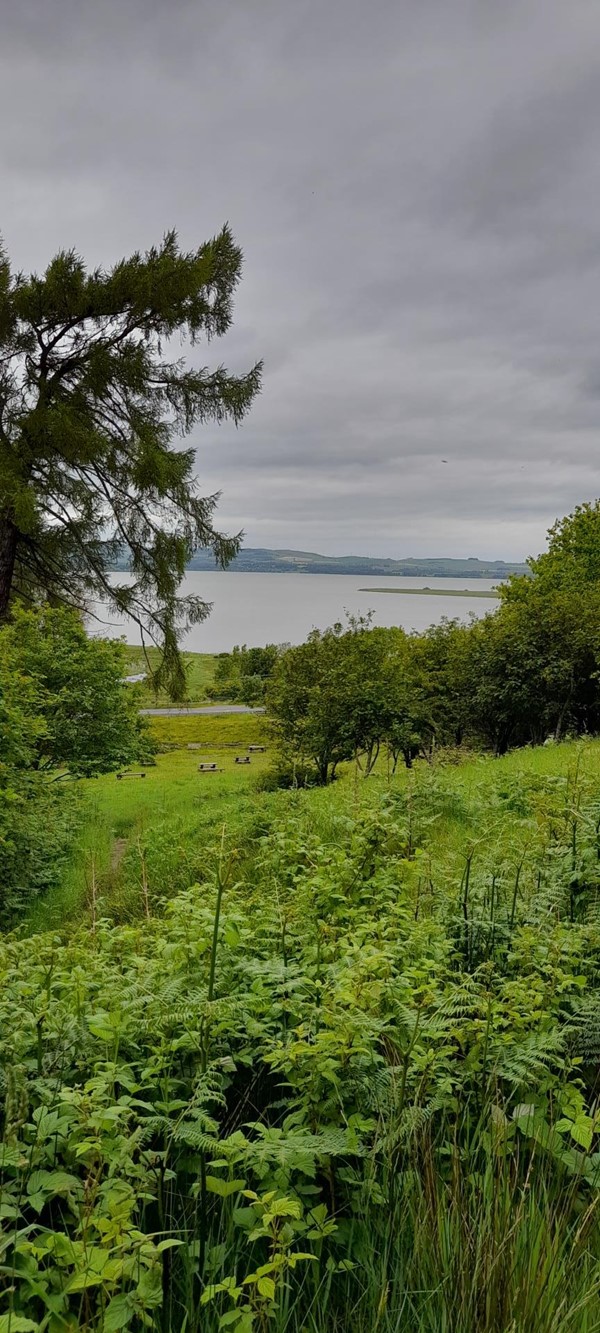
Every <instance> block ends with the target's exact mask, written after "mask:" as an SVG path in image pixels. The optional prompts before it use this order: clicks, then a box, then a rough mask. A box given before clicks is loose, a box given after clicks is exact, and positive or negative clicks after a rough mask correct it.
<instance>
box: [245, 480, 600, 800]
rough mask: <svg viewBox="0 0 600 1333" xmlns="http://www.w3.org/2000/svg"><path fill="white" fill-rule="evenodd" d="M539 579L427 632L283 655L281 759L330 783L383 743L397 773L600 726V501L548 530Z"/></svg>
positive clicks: (278, 675)
mask: <svg viewBox="0 0 600 1333" xmlns="http://www.w3.org/2000/svg"><path fill="white" fill-rule="evenodd" d="M530 564H531V571H532V577H530V576H523V577H516V576H515V577H513V578H512V579H511V580H510V582H509V583H508V584H507V585H506V586H505V587H504V588H503V589H502V590H501V600H500V606H499V609H498V610H497V611H496V612H494V613H493V614H491V615H487V616H485V617H483V619H481V620H477V621H474V620H472V621H471V623H470V624H467V625H465V624H460V623H459V622H458V621H449V620H444V621H442V623H441V624H439V625H434V626H432V627H431V628H430V629H429V630H427V631H426V632H425V633H424V634H413V635H406V634H404V633H403V631H402V630H382V629H370V628H369V624H368V621H357V622H356V623H352V622H350V626H349V628H348V629H347V630H346V631H345V632H344V630H343V627H342V626H341V625H338V626H334V627H333V628H332V629H331V630H327V631H326V632H325V633H324V634H319V633H317V632H315V633H314V634H312V635H311V636H309V640H308V642H307V643H306V644H303V645H301V646H300V647H299V648H292V649H290V650H288V652H286V653H285V654H284V655H283V656H282V657H281V659H280V661H279V662H278V663H277V666H276V668H275V671H274V675H273V680H272V684H271V686H270V688H269V689H268V691H267V700H268V707H269V711H270V713H271V715H272V718H273V720H274V724H275V730H276V734H277V736H278V738H279V742H280V746H281V748H282V751H283V753H284V754H285V755H286V756H287V758H288V759H289V757H290V756H294V757H295V758H296V759H297V760H299V761H300V762H305V761H307V760H308V761H310V762H312V763H313V764H314V765H315V768H316V771H317V774H318V777H319V781H320V782H327V781H328V780H329V779H330V778H331V777H332V776H333V775H334V774H335V771H336V768H337V766H338V765H339V763H340V762H342V761H343V760H349V759H352V758H356V759H357V761H358V763H359V764H360V765H361V766H362V767H363V770H364V772H365V774H366V775H367V776H368V774H369V773H370V772H371V771H372V768H373V765H374V763H375V762H376V760H377V756H378V754H379V752H380V750H381V748H382V747H383V748H385V750H386V751H387V755H388V758H389V761H390V763H391V764H392V766H393V767H395V765H396V763H397V760H398V758H399V756H402V757H403V758H404V760H405V762H406V763H407V764H408V765H409V764H411V763H412V762H413V759H414V758H415V757H416V756H417V755H419V754H420V755H422V756H424V757H426V758H429V759H431V757H432V755H433V752H434V749H435V748H436V747H439V746H443V747H449V746H450V747H460V746H463V745H465V744H468V745H471V746H474V747H484V748H486V749H491V750H492V751H493V752H494V754H496V755H500V754H504V753H505V752H506V751H507V750H508V749H509V748H511V747H513V746H519V745H528V744H533V745H539V744H541V743H542V742H544V741H545V740H546V739H552V740H560V739H561V737H562V736H564V735H565V734H568V733H575V734H577V735H581V734H585V733H592V734H595V733H597V732H598V730H600V688H599V682H600V634H599V630H598V627H599V625H600V502H598V503H597V504H595V505H583V506H581V507H580V508H579V509H577V510H576V511H575V513H574V514H573V515H571V516H570V517H568V518H565V519H563V520H562V522H561V523H558V524H557V525H556V526H555V527H554V528H553V529H551V531H550V533H549V549H548V551H547V553H546V554H544V555H542V556H540V557H539V558H538V559H537V560H532V561H531V562H530Z"/></svg>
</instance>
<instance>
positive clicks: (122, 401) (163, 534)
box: [0, 226, 261, 695]
mask: <svg viewBox="0 0 600 1333" xmlns="http://www.w3.org/2000/svg"><path fill="white" fill-rule="evenodd" d="M241 264H242V255H241V251H240V249H239V248H238V246H237V245H236V244H235V243H234V240H233V237H232V234H231V232H230V230H229V228H228V227H227V226H226V227H224V228H223V230H222V231H221V232H220V233H219V235H217V236H216V237H214V239H212V240H210V241H208V242H207V243H205V244H203V245H201V246H200V247H199V248H198V249H197V250H193V251H191V252H189V253H185V252H183V251H182V250H180V248H179V245H178V241H177V237H176V234H175V232H169V233H168V234H167V235H166V236H165V238H164V240H163V241H162V243H161V244H160V245H159V246H157V247H153V248H152V249H150V250H149V251H148V252H147V253H146V254H143V255H142V254H140V253H135V254H133V255H132V256H131V257H130V258H128V259H122V260H121V261H119V262H118V263H117V264H115V265H114V266H113V267H112V268H111V269H109V270H107V271H105V270H103V269H95V270H93V271H91V272H89V271H88V270H87V269H86V266H85V264H84V262H83V260H82V259H81V258H80V257H79V256H78V255H77V254H75V253H74V252H73V251H64V252H61V253H59V254H58V255H57V256H56V257H55V258H54V259H53V260H52V262H51V263H50V264H49V266H48V268H47V269H46V271H45V273H44V274H43V275H42V276H41V277H40V276H37V275H35V274H34V275H32V276H30V277H25V276H24V275H23V274H16V275H13V274H12V273H11V270H10V265H9V261H8V258H7V256H6V255H5V254H4V253H2V254H1V255H0V619H2V618H5V617H6V616H7V614H8V612H9V608H10V607H11V605H13V604H14V603H15V601H17V600H20V601H21V602H24V603H26V604H32V603H35V602H38V601H40V600H44V599H45V600H48V601H50V602H51V603H53V604H55V605H56V604H69V605H75V606H78V607H79V608H82V607H85V606H87V605H88V604H89V603H90V602H93V601H95V600H100V601H103V602H108V604H109V605H110V606H111V607H112V608H113V609H114V610H116V611H118V612H121V613H124V614H127V615H129V616H132V617H133V618H134V619H135V620H136V621H137V623H138V624H139V625H140V627H141V629H142V631H143V633H145V634H147V635H148V637H149V638H150V639H151V640H152V641H153V642H155V643H158V644H160V646H161V647H162V648H163V651H164V656H163V660H162V667H161V669H160V673H159V680H158V683H163V684H168V685H169V687H170V688H171V690H172V692H173V693H174V694H175V695H176V694H178V693H181V691H182V689H183V685H184V679H183V671H182V667H181V663H180V660H179V654H178V649H177V645H178V635H179V632H180V630H181V628H182V627H183V626H184V625H186V624H190V623H194V622H198V621H199V620H201V619H203V617H204V616H205V615H206V614H207V613H208V610H209V609H210V608H209V607H208V606H207V604H206V603H205V602H203V601H202V599H200V598H197V597H189V596H186V597H180V596H179V595H178V590H179V585H180V583H181V580H182V577H183V574H184V570H185V565H186V562H187V560H188V559H189V558H190V556H191V555H192V553H193V551H194V550H195V549H196V548H198V547H205V548H206V547H208V548H211V549H212V551H213V553H214V555H215V559H216V561H217V562H218V563H220V564H222V565H224V564H226V563H227V562H228V561H229V560H230V559H231V558H232V556H233V555H234V554H235V553H236V551H237V549H238V547H239V535H237V536H236V535H234V536H232V537H226V536H224V535H223V534H221V533H220V532H218V530H217V529H216V527H215V525H214V513H215V507H216V503H217V500H218V495H211V496H208V497H206V496H202V495H201V494H200V493H199V489H198V483H197V480H196V477H195V474H194V461H195V450H194V449H193V448H183V447H182V446H181V443H180V441H181V438H182V437H184V436H186V435H189V433H190V432H191V431H192V429H193V428H194V426H196V425H197V424H198V423H202V422H205V421H208V420H213V421H223V420H225V419H231V420H233V421H234V422H236V423H238V422H239V421H241V419H242V418H243V416H244V414H245V413H246V412H247V410H248V408H249V407H250V404H251V403H252V400H253V398H254V397H255V395H256V393H257V392H258V390H259V387H260V373H261V366H260V364H257V365H255V366H254V367H252V368H251V369H250V370H249V371H248V372H247V373H246V374H242V375H232V374H229V373H228V372H227V370H225V369H224V368H223V366H218V367H217V368H216V369H213V370H210V369H208V368H207V367H205V366H200V367H199V368H197V367H193V366H188V365H187V364H186V363H185V361H184V360H183V359H181V358H179V359H177V358H176V357H175V356H174V355H173V341H172V340H174V338H175V337H177V338H178V339H182V338H187V339H188V340H189V343H190V344H191V346H193V345H194V344H196V343H197V342H198V341H199V340H200V339H201V338H202V337H204V338H206V339H207V340H210V339H212V338H214V337H219V336H221V335H222V334H224V333H225V332H226V331H227V329H228V328H229V326H230V324H231V320H232V300H233V294H234V290H235V287H236V285H237V283H238V281H239V278H240V274H241ZM123 548H126V549H127V551H128V552H129V559H130V569H131V580H130V581H127V580H122V581H120V582H119V583H115V582H113V581H111V579H110V578H109V571H110V569H111V567H112V565H113V564H114V560H115V556H116V555H117V553H119V552H122V550H123Z"/></svg>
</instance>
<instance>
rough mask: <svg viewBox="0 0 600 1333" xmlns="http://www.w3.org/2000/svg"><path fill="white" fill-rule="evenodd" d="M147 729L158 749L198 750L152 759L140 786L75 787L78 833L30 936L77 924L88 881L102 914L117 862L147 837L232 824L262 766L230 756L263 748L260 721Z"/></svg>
mask: <svg viewBox="0 0 600 1333" xmlns="http://www.w3.org/2000/svg"><path fill="white" fill-rule="evenodd" d="M149 722H150V726H151V729H152V731H153V732H154V734H155V735H156V737H157V739H158V740H159V741H160V742H167V743H168V742H170V743H174V744H176V745H178V746H180V747H185V746H187V745H188V744H194V745H196V744H201V745H202V749H201V750H196V749H194V750H187V749H186V748H179V749H175V750H172V751H170V752H169V753H165V754H159V755H158V756H157V762H156V767H148V768H146V769H145V770H144V771H145V775H146V776H145V777H144V778H130V779H124V780H122V781H117V779H116V777H115V775H114V774H109V775H107V776H106V777H103V778H96V779H92V780H89V781H84V782H81V783H79V784H78V786H79V789H80V792H81V795H82V798H83V801H84V803H85V804H84V810H85V816H84V827H83V832H82V834H81V837H80V839H79V843H78V846H77V849H76V852H75V855H74V857H73V860H72V862H71V865H70V867H69V869H68V871H67V873H66V875H65V877H64V879H63V883H62V886H61V889H60V891H59V892H57V893H54V894H51V895H49V896H48V897H47V898H45V899H42V900H39V901H38V902H37V903H35V904H34V906H33V907H32V910H31V913H30V916H29V919H28V926H29V928H30V929H32V930H45V929H47V928H48V927H54V926H58V925H59V924H60V923H61V922H64V921H69V920H77V919H78V918H79V916H80V914H81V911H82V908H85V905H86V904H89V900H90V897H91V895H92V883H93V880H94V879H95V881H96V887H97V891H98V893H99V895H100V897H101V899H102V902H103V904H104V905H105V907H106V909H107V910H108V911H109V913H110V912H111V911H112V906H113V905H114V903H113V900H114V898H115V895H117V894H118V889H119V880H120V878H121V867H122V862H123V859H124V857H125V856H126V854H127V852H128V851H130V850H131V848H134V847H135V846H136V845H137V843H138V840H139V839H140V837H143V836H144V834H145V832H146V831H147V830H149V829H152V828H157V827H160V826H165V827H166V828H169V829H171V830H172V831H173V836H176V835H175V829H176V827H177V828H178V829H179V827H180V825H181V822H182V821H186V820H187V821H188V826H189V830H190V837H192V836H196V834H197V832H198V826H199V825H202V826H203V827H206V828H207V829H211V828H212V826H213V825H216V824H220V823H222V822H223V821H229V820H230V819H233V818H234V816H235V813H236V809H237V808H238V806H239V803H240V798H243V797H247V795H248V793H249V792H250V791H251V790H252V786H253V781H254V778H255V776H256V774H257V772H259V771H260V770H261V769H264V768H265V767H266V765H267V764H268V761H269V755H268V753H265V754H262V755H260V754H259V755H255V756H253V757H252V760H251V764H250V765H248V766H246V765H237V764H236V763H235V756H236V754H238V753H239V754H245V753H246V750H247V746H248V745H251V744H260V743H261V742H262V741H263V739H264V737H263V731H262V730H261V722H262V719H261V718H260V717H253V716H245V715H241V716H237V717H216V718H211V717H189V718H185V717H184V718H152V719H149ZM262 725H263V727H264V722H262ZM211 761H215V762H217V763H218V765H219V769H220V770H221V771H220V772H217V773H207V774H201V773H199V772H198V764H199V763H200V762H211ZM177 836H179V834H178V835H177Z"/></svg>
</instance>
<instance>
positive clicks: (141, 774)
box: [117, 773, 146, 782]
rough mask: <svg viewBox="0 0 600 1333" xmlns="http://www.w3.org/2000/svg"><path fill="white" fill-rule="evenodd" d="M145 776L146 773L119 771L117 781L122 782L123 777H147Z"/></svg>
mask: <svg viewBox="0 0 600 1333" xmlns="http://www.w3.org/2000/svg"><path fill="white" fill-rule="evenodd" d="M145 776H146V774H145V773H117V782H121V780H122V779H123V778H145Z"/></svg>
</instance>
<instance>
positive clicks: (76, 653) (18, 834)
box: [0, 607, 153, 925]
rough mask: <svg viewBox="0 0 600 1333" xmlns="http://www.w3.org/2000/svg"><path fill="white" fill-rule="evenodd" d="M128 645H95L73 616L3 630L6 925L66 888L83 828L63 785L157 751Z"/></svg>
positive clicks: (24, 614)
mask: <svg viewBox="0 0 600 1333" xmlns="http://www.w3.org/2000/svg"><path fill="white" fill-rule="evenodd" d="M125 658H126V649H125V647H124V645H123V644H120V643H109V642H106V641H104V640H101V639H89V638H88V637H87V635H86V633H85V630H84V628H83V626H82V624H81V621H80V618H79V616H78V615H77V613H76V612H75V611H72V610H69V609H66V608H60V609H59V608H56V609H50V608H48V607H45V608H40V610H39V611H23V610H21V609H18V608H17V609H16V610H15V613H14V616H13V617H12V619H11V621H10V623H9V624H8V625H5V626H4V628H3V629H1V630H0V923H2V924H3V925H6V924H7V923H9V924H10V923H11V922H13V921H15V920H18V919H19V917H20V916H21V915H22V913H23V911H24V909H25V908H26V906H27V904H28V902H29V900H30V899H31V898H32V897H36V896H37V895H38V894H40V893H43V892H45V891H46V890H47V889H49V888H52V887H54V886H55V885H56V884H57V883H58V881H59V877H60V874H61V871H62V869H63V868H64V864H65V859H66V857H67V855H68V852H69V850H70V847H71V843H72V838H73V834H74V831H75V828H76V825H77V816H78V808H79V799H78V792H77V789H76V788H74V787H73V785H72V783H70V782H69V784H68V786H67V787H66V789H65V790H63V787H65V780H66V781H67V782H68V780H69V779H70V778H72V777H73V776H86V777H92V776H95V775H97V774H99V773H107V772H111V771H113V770H114V769H115V768H117V767H120V766H121V765H122V764H128V763H130V762H131V761H132V760H137V761H140V760H146V761H150V762H152V761H153V760H152V753H153V747H152V744H151V741H150V737H149V735H147V734H146V731H145V727H144V725H143V722H142V720H141V719H140V717H139V714H138V705H137V700H136V696H135V692H132V691H131V690H128V689H127V688H126V687H125V686H124V685H123V684H122V683H121V677H122V673H123V664H124V661H125Z"/></svg>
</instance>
